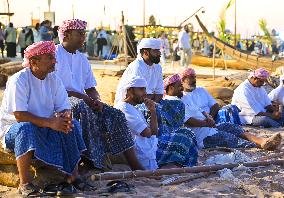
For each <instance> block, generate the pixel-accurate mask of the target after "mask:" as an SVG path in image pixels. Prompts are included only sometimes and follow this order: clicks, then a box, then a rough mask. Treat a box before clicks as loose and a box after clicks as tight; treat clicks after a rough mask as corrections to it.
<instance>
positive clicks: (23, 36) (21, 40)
mask: <svg viewBox="0 0 284 198" xmlns="http://www.w3.org/2000/svg"><path fill="white" fill-rule="evenodd" d="M18 45H19V46H20V48H21V56H22V58H24V51H25V49H26V47H27V46H26V31H25V28H23V29H22V30H21V32H20V33H19V36H18Z"/></svg>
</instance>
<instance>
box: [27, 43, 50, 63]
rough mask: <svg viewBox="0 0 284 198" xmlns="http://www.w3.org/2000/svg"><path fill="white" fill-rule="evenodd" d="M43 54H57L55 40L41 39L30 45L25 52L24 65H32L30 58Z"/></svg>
mask: <svg viewBox="0 0 284 198" xmlns="http://www.w3.org/2000/svg"><path fill="white" fill-rule="evenodd" d="M42 54H53V55H54V54H55V44H54V42H53V41H40V42H36V43H33V44H32V45H30V46H28V47H27V48H26V49H25V52H24V62H23V63H22V66H23V67H30V58H32V57H34V56H39V55H42Z"/></svg>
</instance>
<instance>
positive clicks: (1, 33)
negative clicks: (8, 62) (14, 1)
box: [0, 22, 5, 58]
mask: <svg viewBox="0 0 284 198" xmlns="http://www.w3.org/2000/svg"><path fill="white" fill-rule="evenodd" d="M4 40H5V35H4V30H3V29H2V23H1V22H0V50H1V54H2V58H4Z"/></svg>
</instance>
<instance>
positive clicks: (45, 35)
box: [39, 20, 53, 41]
mask: <svg viewBox="0 0 284 198" xmlns="http://www.w3.org/2000/svg"><path fill="white" fill-rule="evenodd" d="M39 35H40V40H41V41H52V37H53V31H52V29H51V21H49V20H45V21H43V22H42V23H41V25H40V28H39Z"/></svg>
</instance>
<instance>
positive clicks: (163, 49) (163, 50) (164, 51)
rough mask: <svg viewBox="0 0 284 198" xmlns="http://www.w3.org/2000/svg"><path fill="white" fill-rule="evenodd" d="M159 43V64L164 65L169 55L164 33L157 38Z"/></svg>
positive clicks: (167, 42)
mask: <svg viewBox="0 0 284 198" xmlns="http://www.w3.org/2000/svg"><path fill="white" fill-rule="evenodd" d="M159 39H160V41H161V48H160V51H161V64H162V65H165V64H166V58H167V56H168V55H169V41H168V39H167V37H166V34H165V33H164V32H162V33H161V35H160V37H159Z"/></svg>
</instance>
